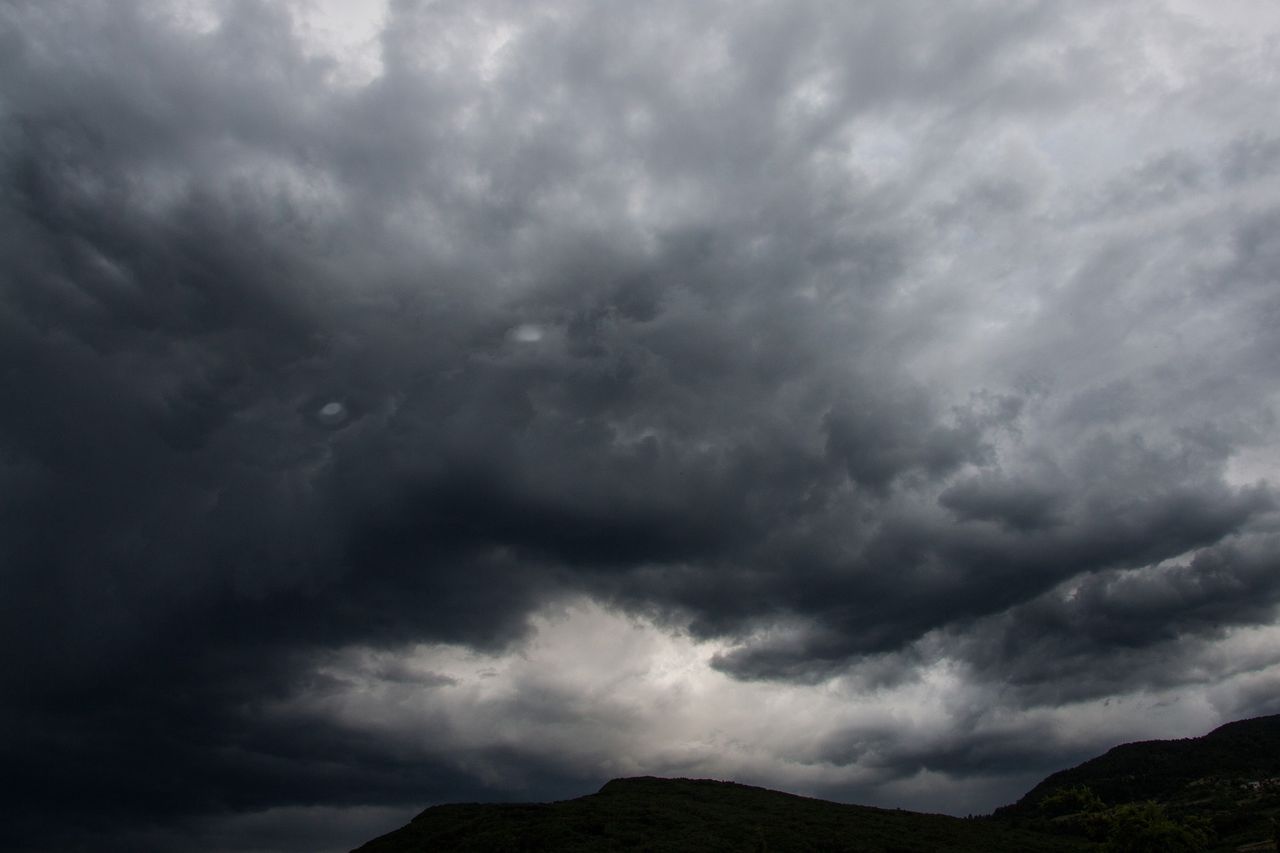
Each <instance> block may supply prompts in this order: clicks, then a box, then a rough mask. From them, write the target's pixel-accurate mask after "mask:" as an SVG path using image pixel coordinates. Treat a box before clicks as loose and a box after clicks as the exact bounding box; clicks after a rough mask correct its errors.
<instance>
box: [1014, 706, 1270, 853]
mask: <svg viewBox="0 0 1280 853" xmlns="http://www.w3.org/2000/svg"><path fill="white" fill-rule="evenodd" d="M1140 803H1154V804H1156V806H1158V807H1159V810H1160V811H1161V812H1162V813H1163V814H1165V815H1167V816H1168V817H1169V818H1170V819H1171V820H1173V821H1174V822H1177V823H1180V824H1183V825H1187V826H1199V827H1203V828H1204V829H1205V830H1206V831H1207V832H1208V835H1209V837H1210V839H1211V840H1210V841H1209V842H1208V843H1207V846H1206V847H1205V848H1204V849H1206V850H1236V849H1237V848H1240V847H1243V846H1245V845H1253V847H1252V849H1255V850H1274V849H1276V848H1275V847H1274V846H1270V845H1266V842H1269V841H1271V839H1273V838H1274V837H1275V833H1276V821H1277V820H1278V819H1280V715H1277V716H1270V717H1256V718H1254V719H1251V720H1239V721H1237V722H1234V723H1228V724H1227V725H1225V726H1221V727H1220V728H1217V729H1214V730H1213V731H1212V732H1210V733H1209V734H1207V735H1204V736H1203V737H1198V738H1185V739H1182V740H1152V741H1140V742H1138V743H1127V744H1124V745H1122V746H1117V747H1115V748H1114V749H1112V750H1110V751H1108V752H1107V753H1106V754H1105V755H1100V756H1098V757H1097V758H1093V759H1090V760H1089V761H1086V762H1084V763H1083V764H1080V765H1078V766H1076V767H1072V768H1070V769H1069V770H1062V771H1060V772H1058V773H1054V774H1053V775H1052V776H1050V777H1048V778H1047V779H1045V780H1044V781H1043V782H1041V783H1040V784H1039V785H1036V786H1035V787H1034V788H1032V789H1031V790H1030V791H1028V792H1027V794H1026V795H1025V796H1024V797H1023V798H1022V799H1020V800H1019V801H1018V802H1016V803H1014V804H1013V805H1010V806H1004V807H1003V808H1000V809H997V810H996V814H995V817H996V819H997V820H1000V821H1002V822H1005V823H1009V824H1010V825H1012V826H1019V827H1022V828H1024V829H1031V830H1039V831H1068V832H1069V831H1086V832H1087V831H1089V829H1090V828H1091V827H1092V828H1095V829H1096V828H1097V827H1098V826H1100V825H1102V824H1105V823H1106V822H1107V820H1108V818H1107V817H1106V815H1107V814H1111V815H1113V816H1114V815H1115V814H1116V813H1117V812H1123V810H1125V809H1126V808H1129V809H1130V813H1131V814H1132V807H1131V806H1129V804H1140ZM1260 845H1265V846H1260Z"/></svg>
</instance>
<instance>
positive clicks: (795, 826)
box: [360, 778, 1089, 853]
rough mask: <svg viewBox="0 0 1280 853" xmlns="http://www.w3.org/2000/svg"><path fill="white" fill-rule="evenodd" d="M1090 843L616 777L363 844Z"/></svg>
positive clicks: (891, 852)
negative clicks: (585, 790)
mask: <svg viewBox="0 0 1280 853" xmlns="http://www.w3.org/2000/svg"><path fill="white" fill-rule="evenodd" d="M1084 849H1089V846H1087V845H1084V844H1082V843H1081V842H1077V841H1075V840H1073V839H1065V838H1054V837H1048V836H1044V835H1039V834H1036V833H1033V832H1027V831H1023V830H1021V829H1018V828H1016V827H1010V826H1006V825H1002V824H1000V823H997V822H995V821H992V820H989V819H977V820H962V819H959V818H953V817H946V816H944V815H927V814H918V813H915V812H905V811H890V810H886V809H875V808H869V807H866V806H852V805H841V804H839V803H831V802H826V801H824V800H815V799H809V798H807V797H798V796H795V795H793V794H784V793H779V792H777V791H769V790H766V789H764V788H753V787H749V786H747V785H738V784H735V783H732V782H713V781H709V780H693V779H655V778H639V779H615V780H614V781H612V782H609V783H608V784H606V785H605V786H604V787H603V788H601V789H600V792H599V793H597V794H592V795H589V796H585V797H580V798H578V799H576V800H565V801H563V802H558V803H542V804H527V805H448V806H435V807H433V808H429V809H427V810H426V811H424V812H422V814H420V815H418V816H417V817H416V818H414V819H413V822H412V823H410V824H409V825H408V826H405V827H403V828H402V829H399V830H396V831H395V832H392V833H390V834H388V835H384V836H382V837H381V838H378V839H375V840H373V841H371V842H369V843H368V844H366V845H364V846H363V847H361V848H360V851H361V853H408V851H414V853H420V851H459V853H465V851H495V853H496V851H544V850H545V851H557V853H575V851H630V850H636V851H639V850H644V851H652V853H664V851H665V852H666V853H677V851H681V853H683V852H684V851H688V853H715V851H725V853H729V851H732V853H742V851H755V850H759V851H765V850H767V851H770V853H789V851H795V853H801V851H804V853H819V851H822V853H836V851H849V853H853V851H858V853H908V851H911V852H912V853H926V851H938V850H947V851H974V853H978V851H981V853H1001V851H1009V853H1015V851H1016V853H1035V851H1044V853H1051V851H1063V853H1066V851H1073V850H1084Z"/></svg>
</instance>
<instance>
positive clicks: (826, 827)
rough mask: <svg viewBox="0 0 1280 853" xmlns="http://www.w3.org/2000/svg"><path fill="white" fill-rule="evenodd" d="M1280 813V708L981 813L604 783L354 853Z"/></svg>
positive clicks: (1050, 844) (752, 840)
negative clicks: (964, 815) (594, 789)
mask: <svg viewBox="0 0 1280 853" xmlns="http://www.w3.org/2000/svg"><path fill="white" fill-rule="evenodd" d="M1278 817H1280V716H1273V717H1260V718H1258V719H1254V720H1242V721H1240V722H1236V723H1231V724H1229V725H1226V726H1223V727H1222V728H1220V729H1217V730H1215V731H1213V732H1211V733H1210V734H1208V735H1205V736H1204V737H1201V738H1189V739H1186V740H1176V741H1146V742H1141V743H1131V744H1125V745H1124V746H1119V747H1116V748H1115V749H1112V750H1111V751H1109V752H1108V753H1106V754H1105V755H1102V756H1099V757H1098V758H1095V759H1092V760H1090V761H1087V762H1085V763H1084V764H1081V765H1079V766H1078V767H1074V768H1071V769H1070V770H1064V771H1061V772H1059V773H1055V774H1053V775H1052V776H1050V777H1048V778H1047V779H1045V780H1044V781H1043V782H1041V783H1040V784H1039V785H1037V786H1036V787H1035V788H1033V789H1032V790H1031V791H1030V792H1028V793H1027V795H1026V796H1024V797H1023V798H1022V799H1020V800H1019V801H1018V802H1017V803H1014V804H1013V805H1010V806H1005V807H1003V808H1001V809H997V810H996V814H995V815H993V816H991V817H983V818H972V819H961V818H954V817H947V816H945V815H930V814H920V813H917V812H908V811H901V810H886V809H877V808H870V807H867V806H855V805H843V804H840V803H831V802H826V801H824V800H816V799H810V798H808V797H799V796H795V795H793V794H784V793H780V792H777V791H769V790H766V789H763V788H753V787H749V786H747V785H739V784H735V783H732V782H715V781H710V780H693V779H655V778H651V777H645V778H638V779H615V780H613V781H612V782H609V783H607V784H606V785H605V786H604V787H603V788H601V789H600V791H599V792H598V793H595V794H590V795H588V796H585V797H579V798H578V799H575V800H565V801H562V802H557V803H533V804H519V805H513V804H497V805H442V806H435V807H432V808H429V809H427V810H426V811H424V812H422V813H421V814H419V815H418V816H417V817H416V818H414V819H413V821H412V822H411V823H409V824H408V825H407V826H405V827H403V828H401V829H398V830H396V831H395V832H392V833H389V834H387V835H384V836H382V837H381V838H377V839H374V840H373V841H370V842H369V843H368V844H365V845H364V846H363V847H361V848H360V851H362V853H408V851H415V853H418V852H419V851H460V853H465V851H493V853H498V851H565V853H573V851H652V853H662V851H670V852H671V853H675V851H690V853H692V852H693V851H735V853H737V851H770V853H784V851H797V853H799V851H811V853H819V851H822V852H823V853H827V852H828V851H829V852H830V853H836V852H837V851H848V852H849V853H853V851H858V853H908V851H911V852H912V853H916V851H918V852H919V853H925V851H944V850H945V851H957V853H959V851H974V852H975V853H978V852H979V851H981V853H1002V851H1009V852H1010V853H1015V851H1017V852H1018V853H1035V851H1046V853H1048V851H1108V853H1180V851H1185V853H1199V851H1235V850H1240V849H1244V850H1249V851H1258V853H1260V851H1269V850H1274V849H1276V848H1275V847H1274V845H1273V838H1274V832H1275V826H1276V824H1275V821H1276V819H1277V818H1278Z"/></svg>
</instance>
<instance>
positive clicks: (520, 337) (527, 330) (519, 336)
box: [511, 323, 546, 344]
mask: <svg viewBox="0 0 1280 853" xmlns="http://www.w3.org/2000/svg"><path fill="white" fill-rule="evenodd" d="M545 334H546V333H545V332H543V331H542V327H541V326H537V325H535V324H533V323H522V324H520V325H519V326H516V327H515V328H514V329H512V330H511V339H512V340H514V341H518V342H519V343H522V344H536V343H537V342H538V341H540V340H542V338H543V336H544V335H545Z"/></svg>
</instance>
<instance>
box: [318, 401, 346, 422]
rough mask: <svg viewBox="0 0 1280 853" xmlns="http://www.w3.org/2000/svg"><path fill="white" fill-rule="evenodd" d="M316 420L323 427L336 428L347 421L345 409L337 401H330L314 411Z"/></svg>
mask: <svg viewBox="0 0 1280 853" xmlns="http://www.w3.org/2000/svg"><path fill="white" fill-rule="evenodd" d="M316 419H317V420H318V421H320V423H322V424H324V425H325V426H337V425H338V424H341V423H343V422H344V421H346V419H347V407H346V406H345V405H343V404H342V403H341V402H339V401H338V400H330V401H329V402H327V403H325V404H324V405H323V406H321V407H320V408H319V409H317V410H316Z"/></svg>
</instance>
